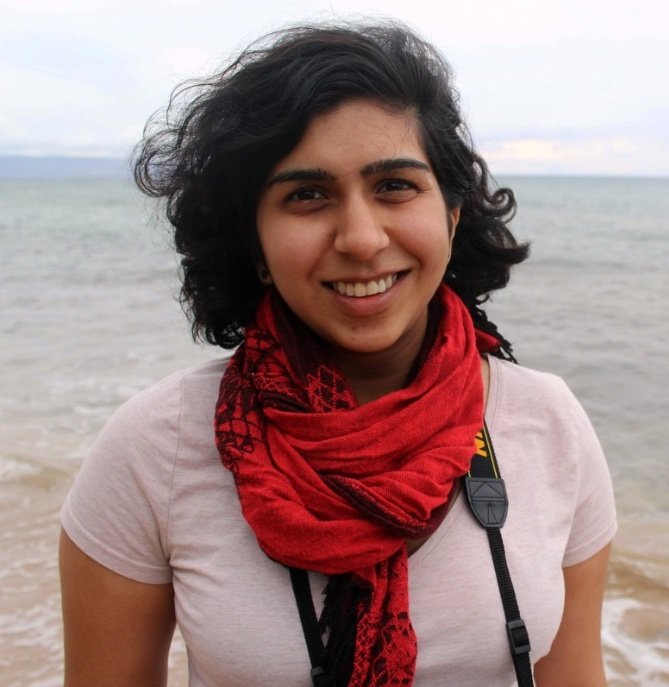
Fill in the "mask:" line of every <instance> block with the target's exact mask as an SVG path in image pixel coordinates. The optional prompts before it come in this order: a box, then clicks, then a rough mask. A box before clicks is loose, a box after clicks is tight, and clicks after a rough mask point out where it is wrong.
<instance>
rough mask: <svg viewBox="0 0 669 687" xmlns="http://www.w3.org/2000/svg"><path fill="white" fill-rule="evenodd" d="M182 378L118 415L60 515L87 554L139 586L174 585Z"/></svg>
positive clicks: (161, 385)
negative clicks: (173, 498)
mask: <svg viewBox="0 0 669 687" xmlns="http://www.w3.org/2000/svg"><path fill="white" fill-rule="evenodd" d="M179 381H180V380H179V379H178V378H176V379H175V378H168V379H167V380H165V381H163V382H161V383H159V384H158V385H156V386H154V387H152V388H150V389H148V390H146V391H144V392H142V393H140V394H138V395H137V396H135V397H134V398H132V399H131V400H130V401H128V402H127V403H126V404H125V405H123V406H122V407H121V408H120V409H119V410H117V411H116V413H115V414H114V415H113V416H112V417H111V419H110V420H109V422H108V423H107V424H106V426H105V427H104V429H103V430H102V432H101V433H100V435H99V437H98V438H97V440H96V442H95V443H94V445H93V447H92V450H91V452H90V454H89V455H88V456H87V458H86V460H85V461H84V464H83V466H82V468H81V470H80V472H79V474H78V475H77V477H76V479H75V482H74V484H73V486H72V489H71V490H70V492H69V494H68V496H67V499H66V501H65V504H64V505H63V509H62V512H61V520H62V524H63V528H64V529H65V531H66V532H67V534H68V536H69V537H70V538H71V539H72V540H73V541H74V543H75V544H76V545H77V546H78V547H79V548H80V549H81V550H82V551H83V552H84V553H86V554H87V555H89V556H90V557H91V558H93V559H94V560H95V561H97V562H98V563H100V564H102V565H104V566H105V567H107V568H109V569H111V570H113V571H114V572H117V573H119V574H121V575H124V576H125V577H129V578H131V579H134V580H137V581H139V582H146V583H153V584H160V583H167V582H170V580H171V569H170V565H169V552H168V547H169V543H168V517H169V505H170V493H171V485H172V479H173V472H174V466H175V459H176V454H177V450H178V443H179V416H180V409H181V394H180V383H179Z"/></svg>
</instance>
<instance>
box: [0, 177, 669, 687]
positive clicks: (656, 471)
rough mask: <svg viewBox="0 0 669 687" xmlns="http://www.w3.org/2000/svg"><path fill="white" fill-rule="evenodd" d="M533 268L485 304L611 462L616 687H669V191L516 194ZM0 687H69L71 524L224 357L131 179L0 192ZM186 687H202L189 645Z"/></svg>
mask: <svg viewBox="0 0 669 687" xmlns="http://www.w3.org/2000/svg"><path fill="white" fill-rule="evenodd" d="M500 182H501V183H508V184H509V185H510V186H512V187H513V188H514V189H515V191H516V195H517V198H518V203H519V211H518V215H517V218H516V219H515V220H514V227H515V230H516V232H517V234H518V236H519V238H521V239H525V240H530V241H531V242H532V254H531V259H530V260H529V261H528V263H527V264H526V265H523V266H520V267H519V268H518V269H517V271H516V272H515V273H514V275H513V277H512V283H511V285H510V286H509V287H508V288H507V289H505V290H504V291H503V292H500V293H499V294H497V295H495V296H494V297H493V300H492V302H491V303H490V304H489V306H488V307H487V309H488V312H489V315H490V317H491V319H493V320H494V321H495V322H496V323H497V324H498V326H499V328H500V330H501V331H502V333H503V334H504V335H505V336H506V337H507V338H508V339H510V340H511V341H512V342H514V350H515V353H516V355H517V357H518V359H519V361H520V362H521V363H522V364H524V365H527V366H529V367H535V368H538V369H542V370H547V371H550V372H553V373H556V374H558V375H560V376H562V377H564V378H565V380H566V381H567V383H568V384H569V386H570V387H571V388H572V390H573V391H574V393H575V394H576V396H577V397H578V398H579V400H580V401H581V402H582V403H583V405H584V407H585V408H586V410H587V412H588V414H589V416H590V418H591V420H592V422H593V425H594V426H595V429H596V431H597V433H598V435H599V437H600V440H601V442H602V445H603V447H604V449H605V453H606V455H607V459H608V461H609V465H610V469H611V473H612V476H613V481H614V485H615V490H616V501H617V507H618V516H619V532H618V534H617V536H616V539H615V541H614V549H613V555H612V563H611V571H610V578H609V584H608V589H607V596H606V601H605V608H604V626H603V640H604V646H605V659H606V667H607V672H608V675H609V684H610V685H611V687H655V686H658V687H659V686H661V685H669V496H668V492H667V487H666V486H665V484H664V480H663V479H662V477H663V475H664V473H665V471H666V466H665V462H666V446H667V445H669V423H668V422H667V418H669V394H667V389H668V388H669V364H667V360H666V357H667V340H668V339H669V318H668V317H667V314H666V303H665V299H666V297H667V295H668V294H669V289H668V286H669V280H667V276H666V270H667V265H669V226H668V225H667V220H666V218H667V217H669V180H662V179H603V178H602V179H597V178H592V179H590V178H576V177H573V178H567V177H564V178H560V177H555V178H548V177H527V178H525V177H517V178H508V179H505V178H502V179H500ZM0 207H1V208H2V213H0V237H1V238H2V239H3V251H4V252H3V255H4V256H5V260H4V276H5V280H4V289H3V290H2V293H0V305H1V310H2V346H1V347H0V363H1V365H0V369H1V370H2V372H1V374H2V384H1V385H0V436H2V438H3V442H2V445H1V446H0V524H1V527H0V537H1V542H2V546H1V547H0V582H1V584H0V637H1V638H2V647H3V650H2V652H0V684H2V685H3V686H5V687H56V686H57V685H59V684H62V648H61V644H62V638H61V634H62V633H61V626H60V598H59V591H58V574H57V543H58V533H59V510H60V506H61V504H62V502H63V499H64V498H65V494H66V493H67V490H68V489H69V487H70V485H71V483H72V480H73V478H74V476H75V474H76V472H77V470H78V468H79V466H80V465H81V462H82V460H83V459H84V457H85V456H86V454H87V451H88V449H89V447H90V446H91V443H92V442H93V440H94V438H95V436H96V435H97V433H98V432H99V430H100V428H101V427H102V425H103V424H104V422H105V421H106V419H107V418H108V417H109V416H110V414H111V413H112V412H113V411H114V409H115V408H117V407H118V406H119V405H120V404H121V403H123V402H124V401H125V400H126V399H127V398H129V397H130V396H131V395H132V394H134V393H136V392H137V391H139V390H141V389H142V388H144V387H146V386H148V385H149V384H151V383H153V382H155V381H157V380H159V379H161V378H162V377H164V376H166V375H167V374H169V373H171V372H173V371H174V370H177V369H180V368H183V367H187V366H190V365H194V364H197V363H198V362H200V361H203V360H208V359H211V358H214V357H218V356H221V355H224V352H223V351H221V350H217V349H215V348H212V347H210V346H204V345H196V344H194V343H193V342H192V341H191V339H190V334H189V327H188V323H187V322H186V320H185V318H184V316H183V313H182V312H181V309H180V306H179V304H178V302H177V299H176V295H177V292H178V280H177V267H178V265H177V259H176V257H175V256H173V255H172V251H171V250H170V247H169V245H168V243H169V241H168V237H167V234H166V232H165V230H164V228H162V227H161V226H159V225H158V224H157V222H156V220H155V211H154V208H153V205H152V204H151V203H150V202H149V201H147V200H146V199H144V198H143V197H141V196H140V195H139V194H138V192H137V191H135V190H134V189H133V188H132V187H131V185H130V182H128V181H125V180H121V179H110V180H104V179H97V180H85V179H84V180H77V179H68V180H30V179H26V180H0ZM171 666H172V668H171V672H170V683H169V684H170V687H185V686H186V684H187V669H186V661H185V652H184V648H183V645H182V643H181V642H180V641H179V640H177V641H176V642H175V646H174V649H173V654H172V657H171Z"/></svg>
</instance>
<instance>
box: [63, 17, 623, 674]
mask: <svg viewBox="0 0 669 687" xmlns="http://www.w3.org/2000/svg"><path fill="white" fill-rule="evenodd" d="M456 103H457V97H456V94H455V93H454V91H453V89H452V87H451V84H450V73H449V69H448V67H447V65H446V63H445V61H444V60H443V58H442V57H441V56H440V55H439V54H438V53H437V52H436V51H435V50H434V49H433V48H432V47H431V46H430V45H428V44H426V43H425V42H423V41H422V40H420V39H419V38H418V37H417V36H415V35H414V34H413V33H411V32H410V31H409V30H408V29H406V28H405V27H402V26H397V25H393V24H385V25H377V26H345V27H327V26H316V27H300V28H296V29H290V30H287V31H283V32H279V33H277V34H273V35H271V36H269V37H266V38H265V39H263V40H262V41H261V42H260V43H258V44H254V45H252V46H251V47H250V48H249V49H248V50H247V51H245V52H244V53H243V54H242V55H241V56H239V57H238V58H237V59H236V60H234V61H233V62H232V63H231V65H230V66H229V67H228V68H227V69H226V70H225V71H224V72H223V73H222V74H219V75H216V76H214V77H212V78H211V79H209V80H207V81H205V82H202V83H201V84H199V85H196V86H189V87H187V88H186V89H183V90H181V91H179V92H178V93H177V96H175V99H174V100H173V101H172V105H171V107H170V109H168V118H167V120H166V122H164V123H158V122H154V125H153V126H154V127H157V128H150V129H149V131H148V133H147V138H146V140H145V141H144V143H143V146H142V147H141V148H140V150H139V156H138V159H137V164H136V179H137V181H138V183H139V185H140V187H141V188H143V190H145V191H146V192H148V193H149V194H151V195H154V196H157V197H165V198H166V199H167V215H168V218H169V220H170V222H171V223H172V225H173V226H174V236H175V244H176V247H177V250H178V251H179V253H180V254H181V255H182V266H183V289H182V296H183V301H184V303H185V304H186V306H187V307H188V310H189V313H190V315H191V318H192V323H193V333H194V335H196V336H202V337H203V338H205V339H206V340H208V341H209V342H211V343H214V344H217V345H219V346H222V347H225V348H233V347H237V346H238V348H237V350H236V352H235V353H234V355H233V357H232V359H231V360H230V361H229V362H224V361H215V362H213V363H210V364H208V365H204V366H200V367H198V368H194V369H190V370H186V371H182V372H179V373H176V374H175V375H173V376H171V377H169V378H168V379H166V380H165V381H163V382H162V383H160V384H158V385H156V386H154V387H151V388H150V389H148V390H146V391H145V392H143V393H141V394H139V395H138V396H136V397H135V398H134V399H132V400H131V401H130V402H128V403H127V404H126V405H125V406H123V407H122V408H121V409H120V410H119V411H118V412H117V413H116V414H115V415H114V417H113V418H112V419H111V420H110V422H109V423H108V425H107V427H106V428H105V430H104V431H103V432H102V434H101V436H100V438H99V440H98V442H97V444H96V446H95V447H94V449H93V452H92V454H91V456H90V457H89V458H88V460H87V461H86V463H85V465H84V467H83V469H82V471H81V473H80V475H79V476H78V478H77V482H76V483H75V485H74V487H73V489H72V491H71V493H70V495H69V497H68V500H67V502H66V504H65V506H64V508H63V527H64V529H63V536H62V547H61V573H62V586H63V609H64V618H65V652H66V687H79V686H81V685H90V684H96V685H99V686H100V687H106V686H108V685H109V686H111V685H119V684H122V685H125V686H128V687H133V686H135V685H136V686H137V687H139V686H140V685H142V686H143V687H144V686H146V685H150V686H151V685H164V684H165V679H166V678H165V676H166V656H167V651H168V647H169V642H170V637H171V635H172V632H173V629H174V625H175V622H176V623H178V624H179V627H180V629H181V632H182V635H183V637H184V639H185V642H186V645H187V647H188V656H189V671H190V684H191V685H192V687H205V686H208V687H233V686H239V687H241V686H248V685H249V684H253V685H260V684H279V685H286V686H292V685H295V686H298V685H299V686H301V687H305V686H306V685H308V684H309V682H310V677H309V676H310V670H311V682H312V683H313V685H315V686H316V687H326V686H330V687H333V686H334V687H345V686H346V685H348V686H350V687H381V686H382V685H415V686H416V687H436V686H437V685H446V684H448V685H453V684H455V685H458V686H459V687H467V686H471V687H480V685H488V686H490V687H508V686H510V685H512V684H514V682H515V680H516V678H518V684H519V685H521V687H526V685H530V684H532V683H533V677H532V671H531V669H530V665H531V664H533V665H534V669H535V670H534V675H535V678H536V681H537V684H538V685H540V686H541V687H551V686H552V685H561V687H564V686H565V685H567V686H571V687H578V686H581V687H586V686H587V687H600V686H601V685H604V684H605V678H604V675H603V669H602V661H601V650H600V645H599V617H600V612H601V600H602V594H603V587H604V577H605V570H606V560H607V551H608V548H607V546H608V543H609V541H610V540H611V537H612V536H613V532H614V529H615V513H614V508H613V501H612V495H611V488H610V480H609V477H608V472H607V468H606V463H605V461H604V459H603V456H602V454H601V449H600V448H599V444H598V442H597V439H596V437H595V436H594V434H593V432H592V428H591V427H590V425H589V422H588V420H587V418H586V417H585V415H584V413H583V411H582V410H581V408H580V406H579V405H578V403H577V402H576V401H575V399H574V398H573V397H572V396H571V394H570V392H569V391H568V390H567V389H566V387H565V386H564V384H563V383H562V382H561V381H560V380H558V379H556V378H554V377H552V376H550V375H545V374H541V373H538V372H534V371H532V370H528V369H525V368H522V367H520V366H519V365H517V364H515V361H514V360H513V356H512V355H511V345H510V344H509V342H508V341H506V340H505V339H504V338H503V337H502V336H501V335H500V334H499V332H498V330H497V328H496V327H495V325H494V324H492V323H491V322H490V321H489V320H488V319H487V317H486V315H485V312H484V310H483V308H482V305H483V304H484V303H485V301H486V300H487V298H488V296H489V294H490V292H491V291H492V290H494V289H498V288H501V287H503V286H505V285H506V283H507V281H508V279H509V271H510V268H511V267H512V266H513V265H514V264H516V263H519V262H521V261H522V260H523V259H524V258H525V257H526V256H527V246H524V245H519V244H517V243H516V241H515V239H514V238H513V235H512V234H511V232H510V231H509V229H508V227H507V223H508V221H509V219H510V217H511V216H512V215H513V211H514V209H515V201H514V198H513V194H512V192H511V191H510V190H509V189H497V190H493V189H491V188H490V184H489V175H488V171H487V167H486V164H485V162H484V161H483V160H482V159H481V158H480V157H479V156H478V155H477V154H476V152H475V151H474V148H473V146H472V144H471V141H470V140H469V138H468V135H467V133H466V130H465V129H464V127H463V124H462V120H461V117H460V113H459V111H458V108H457V104H456ZM212 418H213V419H214V427H212ZM484 424H485V425H486V426H487V428H488V430H489V432H488V433H489V434H490V435H491V436H492V439H493V441H494V444H495V449H496V454H497V457H498V462H499V463H500V464H501V466H502V472H503V474H504V478H505V481H506V485H507V486H506V489H507V491H508V493H509V494H510V498H511V508H510V511H509V513H508V517H507V520H506V523H505V525H504V537H505V544H506V551H507V554H506V558H507V561H508V567H509V569H510V571H511V575H512V577H513V582H514V585H515V586H516V590H517V597H518V604H519V606H520V609H521V612H522V614H523V618H524V621H525V624H524V625H523V624H522V623H521V626H522V627H523V628H524V627H525V626H526V627H527V629H528V630H529V634H530V637H531V652H530V654H529V656H528V649H529V644H528V642H527V641H525V640H523V642H521V643H522V644H523V645H524V647H525V648H524V649H522V650H520V651H517V650H514V651H510V650H509V644H508V641H507V631H509V636H510V637H512V638H513V637H516V634H514V630H513V628H514V627H515V626H516V625H517V624H518V623H519V622H521V621H519V620H517V619H514V621H513V623H512V624H511V625H510V626H509V625H508V624H507V620H509V618H508V617H506V618H505V612H506V611H508V609H507V608H506V607H505V608H504V609H503V608H502V605H501V603H500V595H499V590H498V585H497V581H496V578H495V568H496V567H497V563H496V565H495V566H493V562H492V560H491V557H490V551H489V549H488V543H487V539H486V535H485V532H484V530H483V529H482V528H481V527H480V526H479V525H478V524H477V522H476V521H475V520H474V518H473V517H472V516H471V515H470V514H469V513H468V512H467V510H466V509H465V508H464V506H463V501H462V498H459V494H460V491H461V489H460V484H461V479H462V478H463V477H464V475H465V474H466V473H467V472H468V471H469V469H470V465H471V463H472V456H473V455H474V453H475V451H478V452H479V453H480V452H481V451H482V450H483V449H482V445H481V444H480V442H479V443H477V439H476V438H477V436H478V435H479V432H481V430H482V427H483V426H484ZM221 464H222V465H221ZM224 468H226V469H224ZM497 562H498V561H497ZM320 592H323V594H321V593H320ZM294 593H295V597H297V598H295V597H294V595H293V594H294ZM296 601H297V603H296ZM317 616H318V617H319V620H318V622H317V621H316V617H317ZM303 628H304V629H303ZM303 632H304V635H303ZM482 638H483V639H484V641H485V643H486V651H485V652H483V653H482V652H480V651H479V649H478V647H479V645H480V642H481V639H482ZM305 639H306V646H305ZM513 647H515V649H517V648H518V645H517V644H513V641H512V648H513ZM517 653H520V654H522V655H523V658H522V659H521V662H519V660H517V659H516V658H515V656H512V654H517ZM521 663H522V666H524V667H519V666H521Z"/></svg>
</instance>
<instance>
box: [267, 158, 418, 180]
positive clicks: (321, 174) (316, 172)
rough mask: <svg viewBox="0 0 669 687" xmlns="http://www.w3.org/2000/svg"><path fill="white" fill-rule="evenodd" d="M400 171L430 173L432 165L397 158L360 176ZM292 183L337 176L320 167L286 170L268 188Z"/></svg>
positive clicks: (373, 164)
mask: <svg viewBox="0 0 669 687" xmlns="http://www.w3.org/2000/svg"><path fill="white" fill-rule="evenodd" d="M398 169H418V170H421V171H424V172H429V171H430V165H428V164H427V163H426V162H422V161H421V160H416V159H414V158H411V157H395V158H389V159H385V160H375V161H374V162H370V163H369V164H368V165H365V166H364V167H363V168H362V169H361V170H360V174H361V175H362V176H363V177H370V176H374V175H375V174H385V173H386V172H394V171H396V170H398ZM291 181H293V182H294V181H335V176H334V175H333V174H331V173H330V172H326V171H325V170H324V169H320V168H319V167H314V168H304V169H300V168H298V169H286V170H284V171H283V172H278V173H277V174H275V175H274V176H273V177H271V178H270V179H269V180H268V182H267V187H270V186H273V185H274V184H281V183H286V182H291Z"/></svg>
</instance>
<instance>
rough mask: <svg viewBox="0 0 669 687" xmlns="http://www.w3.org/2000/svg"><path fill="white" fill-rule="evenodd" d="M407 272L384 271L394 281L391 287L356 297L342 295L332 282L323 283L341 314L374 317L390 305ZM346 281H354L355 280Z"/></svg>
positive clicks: (397, 293) (396, 295) (396, 296)
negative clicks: (380, 291) (369, 294)
mask: <svg viewBox="0 0 669 687" xmlns="http://www.w3.org/2000/svg"><path fill="white" fill-rule="evenodd" d="M408 272H409V270H404V271H400V272H389V273H386V274H385V275H384V276H385V277H393V278H394V282H393V284H392V286H391V288H389V289H388V290H387V291H384V292H383V293H377V294H374V295H371V296H358V297H356V296H347V295H343V294H341V293H339V292H338V291H337V290H336V289H335V288H334V287H333V286H332V284H333V282H325V284H326V286H327V288H328V290H329V291H330V293H331V294H332V296H333V298H334V302H335V303H336V304H337V308H338V309H339V310H340V311H341V312H342V313H343V314H345V315H346V316H348V317H353V318H356V319H357V318H361V317H374V316H376V315H380V314H382V313H383V312H385V311H386V310H387V309H388V308H389V307H390V306H391V304H392V303H393V302H394V301H395V300H396V299H397V298H398V296H399V292H400V290H401V289H398V287H399V286H401V284H402V282H403V281H404V278H405V277H406V275H407V274H408ZM381 278H383V277H381ZM338 281H340V280H338ZM358 281H359V280H358ZM368 281H374V280H368ZM347 283H355V281H352V282H347Z"/></svg>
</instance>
